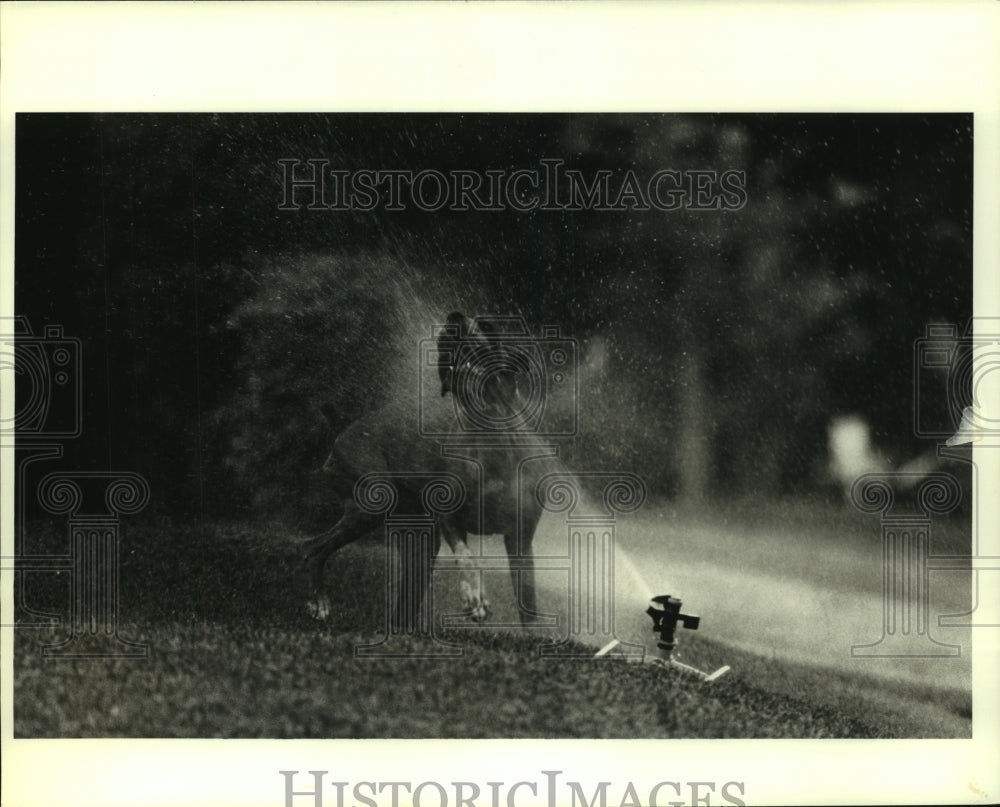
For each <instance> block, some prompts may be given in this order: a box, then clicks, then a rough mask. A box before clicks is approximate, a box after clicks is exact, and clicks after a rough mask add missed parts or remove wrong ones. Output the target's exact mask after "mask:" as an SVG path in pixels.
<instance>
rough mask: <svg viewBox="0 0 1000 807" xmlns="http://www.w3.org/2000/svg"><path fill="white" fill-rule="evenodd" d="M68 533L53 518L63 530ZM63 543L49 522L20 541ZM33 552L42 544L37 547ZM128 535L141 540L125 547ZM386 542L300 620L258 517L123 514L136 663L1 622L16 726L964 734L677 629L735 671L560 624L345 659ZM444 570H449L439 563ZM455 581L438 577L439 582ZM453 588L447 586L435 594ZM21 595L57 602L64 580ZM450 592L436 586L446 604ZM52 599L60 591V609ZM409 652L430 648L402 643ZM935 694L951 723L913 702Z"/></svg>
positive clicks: (337, 568)
mask: <svg viewBox="0 0 1000 807" xmlns="http://www.w3.org/2000/svg"><path fill="white" fill-rule="evenodd" d="M63 529H64V528H63ZM29 540H30V541H32V542H33V543H32V547H33V549H34V548H35V547H37V548H38V550H37V551H51V552H55V551H65V550H64V549H63V548H62V544H63V543H64V542H65V536H64V534H63V533H62V531H61V530H60V528H59V525H50V526H49V527H47V528H44V529H42V528H39V529H35V530H34V532H33V533H32V534H30V535H29ZM43 547H44V549H43ZM140 547H141V549H140ZM382 552H383V550H382V548H381V546H380V543H379V542H378V541H377V540H374V541H367V542H362V543H359V544H357V545H354V546H351V547H348V548H346V549H345V550H343V551H342V552H341V553H339V554H338V555H337V556H336V557H335V559H334V561H333V562H332V563H331V566H330V569H329V574H328V579H329V581H330V584H331V587H330V591H331V595H332V598H333V602H334V617H333V619H332V620H331V621H330V622H329V623H326V624H318V623H316V622H314V621H313V620H311V619H310V618H309V617H308V616H307V615H306V614H305V610H304V608H303V600H304V576H303V573H302V570H301V569H300V568H299V567H298V565H297V551H296V548H295V536H292V535H289V534H287V533H286V532H283V531H282V530H281V529H280V528H273V529H269V528H265V527H261V526H256V525H211V526H208V525H206V526H204V527H201V528H199V527H186V528H179V527H168V526H165V525H158V526H142V525H136V526H134V527H132V528H131V529H130V530H129V532H128V533H127V534H126V535H125V536H124V537H123V542H122V557H123V560H122V568H121V603H120V614H121V617H120V624H119V633H120V635H121V636H122V637H123V638H126V639H130V640H133V641H141V642H144V643H146V644H148V646H149V648H150V654H149V657H148V658H146V659H125V658H122V659H111V660H109V659H79V660H58V659H49V658H43V657H42V655H41V653H40V645H41V644H44V643H52V642H56V641H59V640H61V639H62V638H64V637H65V636H66V631H65V629H61V628H60V629H44V630H39V629H24V630H18V631H16V632H15V681H14V707H15V712H14V718H15V727H14V728H15V736H16V737H246V738H326V737H381V738H390V737H507V738H523V737H539V738H543V737H544V738H550V737H551V738H611V737H617V738H647V737H648V738H654V737H700V738H718V737H747V738H754V737H794V738H809V737H920V736H968V735H969V732H970V731H971V725H970V723H971V719H970V718H971V706H972V704H971V695H970V694H969V693H967V692H962V691H958V690H939V689H932V688H929V687H919V686H914V685H909V686H901V685H899V684H898V683H897V684H889V683H886V682H884V681H879V680H877V679H874V678H869V677H865V676H860V675H849V674H847V673H842V672H841V673H838V672H831V671H828V670H824V669H818V668H813V667H809V666H805V665H795V664H790V663H788V662H784V661H782V660H778V659H774V658H763V657H761V656H757V655H754V654H752V653H747V652H744V651H737V650H735V649H732V648H730V647H726V646H723V645H720V644H717V643H714V642H712V641H711V640H709V639H706V638H704V637H703V636H701V635H699V634H691V633H689V632H688V633H685V635H684V645H683V649H684V660H685V661H687V662H689V663H694V664H698V665H700V666H702V667H703V668H705V669H713V668H714V667H716V666H718V665H720V664H722V663H726V664H730V665H731V666H732V667H733V672H731V673H730V674H729V675H727V676H725V677H723V678H722V679H720V680H718V681H715V682H712V683H709V684H706V683H703V682H701V681H699V680H698V679H696V678H694V677H691V676H687V675H684V674H683V673H680V672H678V671H676V670H673V669H665V668H662V667H660V666H657V665H655V664H644V663H633V662H629V661H626V660H623V659H621V658H615V657H607V658H602V659H594V658H590V657H588V656H590V655H592V653H593V648H588V647H583V646H578V647H574V646H567V647H566V648H565V649H567V650H570V651H573V650H576V651H578V652H579V653H581V654H582V657H580V658H542V657H540V656H539V654H538V652H537V650H538V647H539V646H540V645H541V644H544V643H547V642H551V641H553V639H555V638H557V636H558V631H555V632H553V631H551V630H549V631H540V632H533V633H527V632H522V631H513V630H507V631H505V630H500V629H493V628H489V627H486V628H482V629H479V628H477V629H461V630H451V631H448V632H443V633H442V634H441V639H442V640H443V641H445V642H451V643H453V645H455V646H459V647H460V648H461V652H462V654H461V656H458V657H450V658H425V657H407V658H358V657H356V655H355V652H354V651H355V648H356V647H357V646H359V645H363V644H370V643H373V642H377V641H378V640H379V639H380V638H381V637H382V636H383V635H384V626H383V621H384V610H383V607H382V603H381V600H382V597H383V587H384V586H383V565H382V561H381V555H382ZM441 577H445V578H447V577H449V576H448V575H442V576H441ZM449 582H450V581H449ZM450 588H451V587H450V586H449V589H450ZM24 594H25V600H26V602H28V603H29V604H31V605H32V606H33V607H36V608H39V609H42V610H60V608H63V609H64V608H65V602H66V600H67V594H68V585H67V580H66V579H65V576H64V575H63V576H60V575H55V574H50V573H46V574H32V575H30V576H29V578H28V581H27V583H26V585H25V589H24ZM448 596H449V594H448V592H447V591H443V592H442V599H443V600H444V601H445V605H447V597H448ZM60 604H62V605H61V606H60ZM400 641H401V642H402V643H403V645H404V649H406V650H409V649H413V650H418V651H426V650H431V651H433V650H436V649H440V646H439V645H436V644H432V643H428V642H427V641H426V640H416V639H400ZM921 703H935V704H936V706H937V708H938V712H940V707H942V705H943V706H944V707H945V710H946V712H947V713H949V714H951V715H954V720H953V721H946V722H944V723H942V722H941V721H940V719H938V720H935V719H931V718H929V717H928V715H925V714H922V713H921V711H920V708H919V705H920V704H921Z"/></svg>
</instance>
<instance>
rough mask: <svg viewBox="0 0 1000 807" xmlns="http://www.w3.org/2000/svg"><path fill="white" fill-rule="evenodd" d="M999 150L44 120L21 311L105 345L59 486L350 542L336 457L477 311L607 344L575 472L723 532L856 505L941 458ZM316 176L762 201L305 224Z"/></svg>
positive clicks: (402, 118) (828, 133) (322, 120)
mask: <svg viewBox="0 0 1000 807" xmlns="http://www.w3.org/2000/svg"><path fill="white" fill-rule="evenodd" d="M972 136H973V132H972V116H971V115H921V114H892V115H877V114H821V115H788V114H771V115H729V114H725V115H722V114H720V115H673V114H671V115H659V114H656V115H654V114H642V115H608V114H594V115H581V114H559V115H539V114H488V115H485V114H484V115H456V114H449V115H437V114H406V115H403V114H392V115H388V114H385V115H384V114H378V115H373V114H332V115H261V114H253V115H249V114H248V115H209V114H197V115H190V114H183V115H181V114H178V115H161V114H157V115H118V114H115V115H75V114H74V115H53V114H21V115H19V116H18V120H17V162H16V170H17V177H16V186H17V191H16V193H17V197H16V201H17V210H16V222H17V223H16V277H15V283H16V297H15V301H16V302H15V304H16V310H17V313H18V314H23V315H25V316H27V317H28V318H29V319H30V322H31V325H32V328H33V330H34V333H35V334H36V335H39V334H41V333H43V331H44V328H45V326H46V325H55V324H57V325H61V326H62V327H63V329H64V333H65V335H67V336H74V337H79V338H80V339H81V340H82V344H83V352H82V357H81V371H80V372H81V375H82V379H83V410H82V436H81V437H80V438H79V439H76V440H72V441H68V442H67V443H66V449H65V459H64V460H62V461H60V464H61V465H64V466H65V467H69V468H78V469H97V470H99V469H115V470H131V471H137V472H139V473H141V474H143V475H144V476H145V477H146V478H147V479H148V480H149V481H150V485H151V488H152V491H153V498H152V501H151V503H150V506H149V508H148V510H149V512H151V513H153V514H155V515H160V516H164V517H170V518H172V519H191V518H202V517H215V518H251V517H252V518H266V519H268V520H277V521H282V522H285V523H286V524H288V525H289V526H290V527H292V528H294V529H297V528H303V529H305V528H310V527H312V526H314V525H317V524H320V523H323V522H324V521H325V520H327V519H328V518H330V517H331V514H332V513H333V512H335V510H336V508H337V504H336V502H333V501H331V500H330V499H331V497H330V496H329V493H328V491H327V489H326V487H325V483H324V479H323V477H322V475H321V474H320V471H319V469H320V466H321V465H322V462H323V459H324V457H325V456H326V453H327V451H328V449H329V445H330V443H331V442H332V439H333V437H334V436H335V434H336V432H337V431H338V430H339V429H340V428H342V427H343V426H346V425H347V424H348V423H349V422H351V421H352V420H354V419H355V418H357V417H358V416H359V415H361V414H363V413H364V412H366V411H369V410H370V409H372V408H373V407H376V406H381V405H384V404H387V403H391V402H393V401H394V400H396V399H398V398H399V397H400V396H402V395H404V394H407V395H408V394H412V392H413V390H414V385H415V384H416V383H417V382H416V380H415V379H416V374H415V373H414V370H415V369H417V368H418V362H419V353H418V345H419V340H420V339H423V338H427V337H428V336H430V335H431V328H432V327H433V325H434V324H437V323H442V322H443V321H444V318H445V316H446V315H447V314H448V312H450V311H453V310H461V311H463V312H465V313H466V314H468V315H474V314H502V315H508V314H518V315H523V316H524V317H525V319H526V320H527V321H528V323H529V324H530V326H531V327H532V328H534V329H537V328H539V327H540V326H541V325H556V326H559V328H560V329H561V333H562V335H563V336H564V337H567V338H571V339H574V340H577V344H578V362H579V368H578V382H579V401H578V403H579V432H578V434H577V435H576V437H574V438H567V439H566V440H565V441H564V443H565V453H566V455H567V457H568V459H569V460H570V462H571V463H572V464H573V466H574V467H577V468H580V469H596V470H600V469H615V470H628V471H633V472H635V473H638V474H640V475H641V476H642V477H643V478H644V479H645V480H646V482H647V486H648V488H649V490H650V494H651V495H652V496H655V497H660V498H661V499H662V500H664V501H666V500H670V501H673V502H676V503H678V504H683V505H691V506H694V507H699V506H702V505H704V504H706V503H710V502H716V501H725V500H745V499H748V498H752V499H754V500H757V501H761V502H764V501H779V500H787V499H796V500H803V501H808V500H811V499H817V500H818V499H823V500H827V501H835V502H843V499H844V486H845V484H846V485H849V483H850V480H851V479H853V478H854V476H856V475H857V474H859V473H862V472H865V471H868V470H879V469H882V470H884V469H891V468H895V469H899V468H929V467H930V466H931V465H932V461H933V449H934V445H935V441H934V440H931V439H927V438H926V437H921V436H919V435H917V434H916V433H915V431H917V430H915V428H914V407H915V400H914V398H915V395H914V378H915V373H916V372H918V370H917V367H916V365H915V361H914V356H915V353H914V351H915V343H916V340H918V339H920V338H921V337H923V336H924V334H925V329H926V327H927V326H928V325H929V324H932V323H937V322H951V323H956V324H957V325H958V326H959V328H962V327H964V324H965V323H966V321H967V320H968V318H969V316H970V314H971V307H972V305H971V304H972V257H971V250H972V232H971V204H972ZM313 158H322V159H327V160H329V161H330V167H331V168H333V169H337V168H340V169H346V170H351V171H356V170H360V169H366V168H367V169H373V170H378V169H381V170H385V169H408V170H413V171H419V170H421V169H424V168H432V169H436V170H439V171H450V170H455V169H465V170H471V171H477V172H486V171H488V170H504V171H512V170H516V169H520V168H527V169H529V170H534V171H540V170H541V167H540V164H539V161H540V160H542V159H546V158H549V159H559V160H562V161H564V164H565V165H564V167H565V168H566V169H575V170H580V171H581V172H583V174H584V175H586V176H588V177H592V176H594V175H596V173H597V172H598V171H601V170H608V171H610V172H611V175H612V186H613V187H615V186H616V183H620V181H621V177H622V176H623V175H624V173H625V172H626V171H628V170H629V169H632V170H634V171H635V172H636V174H637V175H638V176H640V177H648V176H650V175H652V174H653V173H655V172H656V171H658V170H661V169H673V170H680V171H687V170H699V169H708V170H715V171H719V172H722V171H726V170H730V169H733V170H738V171H744V172H745V175H746V184H745V187H746V204H745V205H744V206H743V207H742V208H740V209H739V210H708V211H706V210H674V211H662V210H656V209H653V210H646V211H643V210H619V211H587V210H582V211H569V210H541V209H534V210H531V211H518V210H515V209H510V208H508V209H505V210H501V211H472V210H469V211H452V212H449V211H447V210H442V211H438V212H426V211H421V210H418V209H413V208H410V209H408V210H405V211H387V210H385V209H375V210H372V211H368V212H364V211H360V210H354V211H329V210H308V209H305V208H302V209H299V210H279V205H280V203H281V201H282V194H283V173H282V169H281V166H280V165H279V162H278V161H279V160H281V159H296V160H308V159H313ZM536 332H537V331H536ZM937 389H938V392H937V393H936V394H934V393H933V392H926V394H925V393H924V392H921V395H923V396H924V397H923V398H922V400H921V401H920V405H921V407H922V408H923V413H924V414H926V415H927V417H929V418H930V419H932V420H936V421H937V422H945V421H947V418H948V416H949V407H948V401H947V396H946V394H945V393H944V391H943V388H940V387H938V388H937ZM18 394H19V395H22V396H23V394H24V393H23V390H22V389H21V388H19V391H18ZM321 412H326V413H327V414H328V415H329V414H331V413H332V422H328V420H327V419H326V418H324V416H323V414H321ZM949 423H950V421H949ZM942 428H944V427H942ZM30 506H31V505H30V503H29V507H30Z"/></svg>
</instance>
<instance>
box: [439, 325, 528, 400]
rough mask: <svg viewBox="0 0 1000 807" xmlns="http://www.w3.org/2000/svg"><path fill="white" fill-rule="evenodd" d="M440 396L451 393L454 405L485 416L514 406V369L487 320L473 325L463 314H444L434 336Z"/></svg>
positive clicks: (515, 393) (515, 371) (516, 393)
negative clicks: (437, 332) (439, 327)
mask: <svg viewBox="0 0 1000 807" xmlns="http://www.w3.org/2000/svg"><path fill="white" fill-rule="evenodd" d="M438 351H439V355H440V356H441V357H443V358H442V359H441V361H440V363H439V364H438V374H439V376H440V379H441V395H442V396H444V395H447V394H448V393H451V394H452V395H453V396H454V397H455V399H456V401H457V403H458V405H460V406H462V407H463V408H464V409H465V410H466V411H471V412H474V413H476V414H478V415H480V416H483V417H485V418H487V419H492V418H494V417H496V416H502V415H504V414H506V413H509V412H510V411H511V410H513V409H515V408H516V407H517V398H518V378H517V376H518V370H517V366H516V364H515V363H514V362H511V361H510V360H509V359H510V357H509V356H508V355H507V350H506V349H505V347H504V344H503V340H502V339H501V335H500V334H499V333H497V332H496V331H495V330H494V329H493V327H492V325H491V324H490V322H489V321H487V320H477V321H476V323H475V325H474V326H473V324H472V323H470V322H469V320H468V319H466V317H465V315H463V314H461V313H459V312H453V313H451V314H449V315H448V319H447V320H446V327H445V328H444V329H442V331H441V333H440V334H439V335H438Z"/></svg>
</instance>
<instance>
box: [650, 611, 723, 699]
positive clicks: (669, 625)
mask: <svg viewBox="0 0 1000 807" xmlns="http://www.w3.org/2000/svg"><path fill="white" fill-rule="evenodd" d="M650 603H651V604H650V606H649V608H647V609H646V613H647V614H649V615H650V616H651V617H652V618H653V633H658V634H659V635H660V641H658V642H657V643H656V646H657V647H658V648H660V658H658V659H654V661H658V662H660V663H661V664H664V665H669V666H671V667H676V668H677V669H679V670H682V671H683V672H686V673H691V674H694V675H697V676H698V677H699V678H701V680H702V681H714V680H715V679H717V678H721V677H722V676H723V675H725V674H726V673H727V672H729V667H719V669H717V670H716V671H715V672H713V673H706V672H702V671H701V670H699V669H698V668H697V667H692V666H690V665H688V664H684V663H682V662H680V661H678V660H677V659H675V658H672V657H671V654H672V653H673V652H674V648H675V647H677V640H676V639H675V638H674V633H675V632H676V631H677V623H678V622H679V623H680V624H681V627H683V628H686V629H687V630H698V625H699V624H700V623H701V617H697V616H692V615H691V614H682V613H681V601H680V600H678V599H677V598H676V597H671V596H670V595H669V594H661V595H660V596H659V597H653V599H652V600H651V601H650Z"/></svg>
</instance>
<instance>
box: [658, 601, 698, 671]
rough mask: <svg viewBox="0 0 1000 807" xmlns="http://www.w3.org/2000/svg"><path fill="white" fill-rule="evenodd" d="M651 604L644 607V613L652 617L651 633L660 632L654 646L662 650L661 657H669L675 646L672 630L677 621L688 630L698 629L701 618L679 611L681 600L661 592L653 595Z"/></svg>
mask: <svg viewBox="0 0 1000 807" xmlns="http://www.w3.org/2000/svg"><path fill="white" fill-rule="evenodd" d="M650 602H651V605H650V606H649V608H647V609H646V613H647V614H649V615H650V616H651V617H652V618H653V633H658V634H660V641H658V642H657V643H656V646H657V647H658V648H660V650H661V651H662V652H663V658H665V659H669V658H670V654H671V653H672V652H673V649H674V648H675V647H676V646H677V642H676V641H675V640H674V631H676V630H677V623H678V622H680V623H681V626H682V627H684V628H687V629H688V630H698V623H699V622H701V618H700V617H697V616H691V615H690V614H682V613H681V601H680V600H678V599H677V598H676V597H671V596H670V595H669V594H662V595H660V596H659V597H653V599H652V600H651V601H650Z"/></svg>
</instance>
